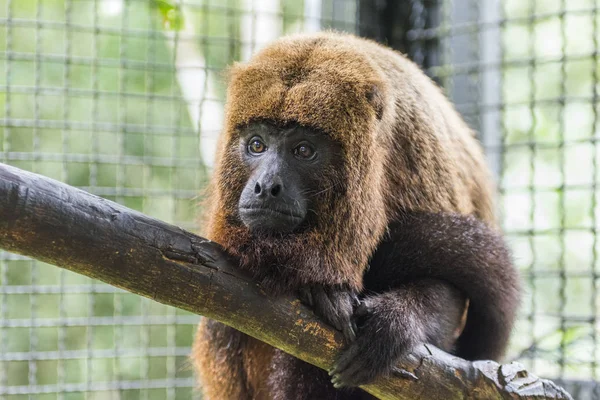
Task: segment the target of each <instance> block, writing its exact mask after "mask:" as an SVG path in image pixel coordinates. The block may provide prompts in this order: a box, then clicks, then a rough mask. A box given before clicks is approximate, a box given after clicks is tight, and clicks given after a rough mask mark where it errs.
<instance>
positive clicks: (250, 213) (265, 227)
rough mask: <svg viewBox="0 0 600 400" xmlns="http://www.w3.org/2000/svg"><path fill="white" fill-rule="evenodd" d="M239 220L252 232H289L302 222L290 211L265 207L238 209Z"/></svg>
mask: <svg viewBox="0 0 600 400" xmlns="http://www.w3.org/2000/svg"><path fill="white" fill-rule="evenodd" d="M239 212H240V218H241V220H242V222H243V223H244V225H246V226H247V227H248V228H249V229H250V230H252V231H263V232H291V231H292V230H294V229H295V228H296V227H297V226H298V225H300V223H302V221H303V220H304V216H303V215H299V214H298V213H296V212H293V211H292V210H277V209H273V208H267V207H240V208H239Z"/></svg>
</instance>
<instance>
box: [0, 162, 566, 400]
mask: <svg viewBox="0 0 600 400" xmlns="http://www.w3.org/2000/svg"><path fill="white" fill-rule="evenodd" d="M0 248H4V249H6V250H8V251H11V252H15V253H19V254H23V255H26V256H30V257H33V258H36V259H38V260H42V261H45V262H48V263H51V264H55V265H58V266H60V267H63V268H67V269H69V270H71V271H75V272H78V273H80V274H83V275H86V276H89V277H92V278H96V279H100V280H101V281H104V282H106V283H109V284H111V285H114V286H117V287H120V288H123V289H125V290H128V291H130V292H133V293H137V294H139V295H141V296H145V297H148V298H151V299H153V300H156V301H158V302H161V303H164V304H168V305H171V306H175V307H178V308H181V309H184V310H188V311H191V312H193V313H197V314H201V315H204V316H207V317H209V318H213V319H216V320H218V321H221V322H223V323H225V324H227V325H230V326H232V327H233V328H235V329H238V330H240V331H242V332H245V333H247V334H248V335H250V336H253V337H255V338H257V339H259V340H261V341H264V342H266V343H268V344H270V345H272V346H275V347H277V348H279V349H281V350H283V351H285V352H287V353H289V354H292V355H294V356H295V357H298V358H300V359H302V360H304V361H307V362H309V363H312V364H314V365H316V366H318V367H320V368H325V369H328V368H329V367H331V366H332V364H333V361H334V359H335V357H336V354H337V353H338V351H339V350H340V349H341V347H342V336H341V334H340V333H339V332H337V331H336V330H334V329H332V328H330V327H329V326H327V325H325V324H324V323H322V322H320V321H319V320H318V319H317V318H316V317H315V316H314V315H313V313H312V312H311V311H310V310H309V309H307V308H305V307H304V306H303V305H302V304H300V302H299V301H298V300H297V299H295V298H271V297H268V296H266V295H265V293H264V292H263V291H261V288H260V287H259V286H258V285H257V284H255V283H254V282H253V281H252V280H251V279H248V277H247V276H245V275H244V274H243V273H241V272H240V271H238V270H237V269H236V262H235V260H233V259H231V258H230V257H229V256H227V254H225V252H224V251H223V250H222V249H221V247H220V246H219V245H218V244H216V243H213V242H210V241H208V240H206V239H203V238H201V237H198V236H196V235H194V234H192V233H189V232H186V231H184V230H182V229H180V228H178V227H176V226H173V225H169V224H166V223H164V222H161V221H158V220H155V219H152V218H150V217H147V216H145V215H143V214H140V213H138V212H135V211H132V210H130V209H127V208H125V207H122V206H120V205H118V204H116V203H113V202H111V201H108V200H105V199H102V198H100V197H97V196H94V195H92V194H89V193H86V192H84V191H81V190H79V189H76V188H73V187H70V186H68V185H65V184H63V183H60V182H57V181H54V180H52V179H49V178H45V177H43V176H40V175H36V174H33V173H29V172H25V171H23V170H19V169H17V168H14V167H10V166H7V165H4V164H0ZM482 334H485V332H482ZM401 364H402V366H403V368H405V369H407V370H409V371H411V372H413V373H414V374H415V375H416V376H417V377H418V378H419V379H418V380H417V381H413V380H407V379H403V378H397V377H394V378H382V379H380V380H379V381H378V382H376V383H375V384H372V385H366V386H364V387H362V388H363V389H364V390H366V391H367V392H369V393H371V394H373V395H375V396H377V397H379V398H380V399H449V400H451V399H533V398H535V399H571V397H570V396H569V394H568V393H566V392H565V391H564V390H563V389H561V388H559V387H558V386H556V385H555V384H554V383H552V382H550V381H548V380H544V379H540V378H537V377H535V376H533V375H531V374H529V373H528V372H527V371H525V369H524V368H523V366H521V365H520V364H517V363H511V364H509V365H499V364H497V363H495V362H491V361H478V362H473V363H471V362H468V361H465V360H462V359H459V358H457V357H453V356H451V355H449V354H446V353H444V352H442V351H441V350H438V349H436V348H435V347H433V346H429V345H425V346H422V347H420V348H419V349H418V350H417V351H416V352H415V354H413V355H411V356H410V357H407V359H406V360H404V361H403V362H402V363H401Z"/></svg>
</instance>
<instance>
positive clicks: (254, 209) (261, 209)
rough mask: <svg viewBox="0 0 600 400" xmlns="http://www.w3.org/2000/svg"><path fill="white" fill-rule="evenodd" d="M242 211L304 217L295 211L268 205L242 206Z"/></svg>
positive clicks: (294, 217) (245, 212) (244, 212)
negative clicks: (276, 208) (268, 206)
mask: <svg viewBox="0 0 600 400" xmlns="http://www.w3.org/2000/svg"><path fill="white" fill-rule="evenodd" d="M240 213H243V214H263V215H273V216H276V217H277V216H283V217H286V218H290V219H299V220H302V219H304V216H302V215H299V214H297V213H294V212H293V211H291V210H290V211H286V210H275V209H273V208H267V207H240Z"/></svg>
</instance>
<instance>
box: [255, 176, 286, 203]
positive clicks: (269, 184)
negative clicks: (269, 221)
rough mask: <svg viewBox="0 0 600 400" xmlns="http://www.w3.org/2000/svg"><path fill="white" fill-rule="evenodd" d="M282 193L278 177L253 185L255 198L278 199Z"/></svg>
mask: <svg viewBox="0 0 600 400" xmlns="http://www.w3.org/2000/svg"><path fill="white" fill-rule="evenodd" d="M282 192H283V185H282V182H281V179H280V178H279V177H278V176H273V177H271V179H268V180H259V181H257V182H256V184H255V185H254V194H256V196H257V197H260V198H264V197H278V196H279V195H280V194H281V193H282Z"/></svg>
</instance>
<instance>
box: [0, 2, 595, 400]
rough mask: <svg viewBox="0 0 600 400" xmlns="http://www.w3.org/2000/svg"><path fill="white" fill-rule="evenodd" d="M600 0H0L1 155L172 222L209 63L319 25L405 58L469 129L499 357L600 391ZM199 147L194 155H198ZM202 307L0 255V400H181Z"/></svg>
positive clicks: (215, 107)
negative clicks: (498, 313) (518, 281)
mask: <svg viewBox="0 0 600 400" xmlns="http://www.w3.org/2000/svg"><path fill="white" fill-rule="evenodd" d="M598 7H599V4H598V2H597V0H570V1H568V2H567V1H566V0H526V1H521V0H452V1H450V0H445V1H442V0H421V1H417V0H410V1H405V2H397V1H392V0H389V1H385V0H303V1H292V0H263V1H259V0H227V1H217V0H58V1H54V2H47V1H44V0H19V1H16V0H0V128H1V129H0V161H2V162H6V163H9V164H12V165H15V166H18V167H20V168H24V169H28V170H31V171H34V172H38V173H42V174H44V175H47V176H50V177H53V178H56V179H59V180H61V181H64V182H67V183H69V184H71V185H74V186H78V187H81V188H83V189H84V190H87V191H90V192H92V193H95V194H98V195H100V196H103V197H107V198H110V199H111V200H115V201H117V202H119V203H122V204H124V205H126V206H128V207H132V208H135V209H138V210H140V211H142V212H144V213H147V214H149V215H152V216H154V217H157V218H161V219H163V220H166V221H169V222H173V223H175V224H178V225H180V226H182V227H184V228H187V229H192V230H193V229H197V226H196V225H195V224H194V221H195V216H196V215H197V214H198V212H199V210H198V207H197V205H196V204H197V203H198V197H199V193H201V188H202V187H203V186H204V184H205V182H206V178H207V176H208V175H209V174H210V168H211V166H212V163H213V160H214V146H215V142H216V136H217V134H218V131H219V128H220V124H221V121H222V113H223V109H222V108H223V101H224V93H225V86H224V82H223V79H222V75H221V72H222V71H223V69H224V68H225V67H226V66H227V65H229V64H231V63H232V62H234V61H238V60H245V59H247V58H248V57H250V55H251V54H252V53H253V52H254V51H256V50H257V49H259V48H260V47H261V46H263V45H264V44H266V43H268V42H269V41H270V40H273V39H275V38H277V37H279V36H281V35H284V34H287V33H292V32H302V31H317V30H321V29H327V28H334V29H338V30H344V31H349V32H353V33H357V34H360V35H363V36H367V37H372V38H375V39H377V40H379V41H382V42H384V43H387V44H388V45H390V46H391V47H394V48H396V49H398V50H400V51H403V52H405V53H407V54H408V55H409V56H410V57H411V58H412V59H413V60H415V61H416V62H417V63H418V64H419V65H421V66H422V68H423V69H424V70H425V71H426V72H427V73H428V74H429V75H430V76H431V77H432V78H433V79H434V80H435V81H436V82H438V83H439V84H440V86H442V87H443V89H444V90H445V91H446V93H447V94H448V96H449V97H450V98H451V99H452V100H453V101H454V102H455V104H456V108H457V109H458V110H459V111H460V112H461V113H462V114H463V116H464V117H465V119H466V120H467V121H468V122H469V124H470V125H471V126H472V127H473V128H474V129H475V130H476V131H477V132H478V134H479V137H480V139H481V141H482V143H483V145H484V148H485V150H486V152H487V155H488V160H489V163H490V166H491V168H492V170H493V171H494V172H495V174H496V176H497V179H498V183H499V189H500V196H499V208H500V209H501V214H502V224H503V227H504V229H505V231H506V233H507V236H508V238H509V241H510V244H511V247H512V249H513V252H514V254H515V259H516V262H517V265H518V267H519V269H520V271H521V273H522V276H523V279H524V282H525V286H526V294H525V297H524V300H523V306H522V311H521V318H520V319H519V322H518V324H517V327H516V328H515V334H514V335H513V340H512V344H511V348H510V352H509V355H508V358H509V359H517V360H519V361H521V362H523V363H525V364H526V366H527V367H528V368H530V369H531V370H532V372H534V373H536V374H538V375H541V376H544V377H549V378H554V379H560V380H561V382H562V383H564V384H565V385H567V387H568V389H569V390H570V391H571V392H572V394H573V396H574V397H575V398H578V399H586V398H587V399H600V389H599V388H598V387H597V385H596V383H595V380H597V378H598V375H599V374H598V372H599V367H600V366H599V365H598V360H600V346H599V345H598V317H597V315H598V271H599V269H600V265H598V264H599V262H598V246H599V244H598V241H597V239H596V227H597V225H598V224H597V220H598V215H597V212H598V207H597V203H598V201H597V188H596V182H597V179H598V173H597V171H598V157H599V155H598V151H597V148H596V145H597V144H596V138H597V132H598V130H599V126H598V109H597V106H598V38H599V35H600V32H599V29H598V22H599V21H598V18H599V16H598ZM198 149H200V151H198ZM198 319H199V317H197V316H194V315H190V314H188V313H185V312H182V311H178V310H175V309H172V308H169V307H165V306H162V305H159V304H157V303H153V302H152V301H150V300H146V299H141V298H139V297H138V296H135V295H133V294H129V293H126V292H123V291H121V290H118V289H114V288H112V287H109V286H107V285H104V284H102V283H99V282H97V281H93V280H91V279H88V278H84V277H81V276H78V275H76V274H73V273H71V272H69V271H64V270H61V269H58V268H55V267H53V266H50V265H46V264H44V263H41V262H37V261H33V260H30V259H27V258H24V257H20V256H17V255H13V254H9V253H6V252H4V253H0V398H2V399H7V400H12V399H18V398H19V399H20V398H25V397H27V398H35V399H46V398H48V399H49V398H52V399H54V398H59V399H80V398H81V399H83V398H85V399H88V398H93V399H104V398H111V399H112V398H115V399H189V398H193V397H194V396H198V394H197V393H194V391H193V386H194V380H193V377H192V371H191V367H190V366H189V363H188V361H187V355H188V353H189V348H190V346H191V341H192V337H193V332H194V327H195V324H196V323H197V322H198Z"/></svg>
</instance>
